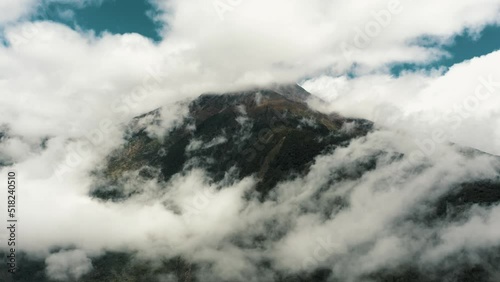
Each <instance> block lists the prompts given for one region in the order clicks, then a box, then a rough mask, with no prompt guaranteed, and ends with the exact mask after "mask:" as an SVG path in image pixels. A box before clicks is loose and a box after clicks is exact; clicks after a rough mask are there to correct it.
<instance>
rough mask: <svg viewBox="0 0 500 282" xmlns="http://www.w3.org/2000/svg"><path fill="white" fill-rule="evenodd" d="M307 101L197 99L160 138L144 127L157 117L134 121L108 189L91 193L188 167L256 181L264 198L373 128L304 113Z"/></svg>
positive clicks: (299, 94)
mask: <svg viewBox="0 0 500 282" xmlns="http://www.w3.org/2000/svg"><path fill="white" fill-rule="evenodd" d="M309 96H310V94H309V93H308V92H306V91H305V90H304V89H302V88H301V87H300V86H298V85H286V86H277V87H275V88H272V89H257V90H252V91H247V92H241V93H228V94H224V95H216V94H206V95H202V96H200V97H199V98H198V99H196V100H195V101H193V102H192V103H191V104H190V105H189V116H188V117H186V118H185V120H184V121H183V122H182V124H180V125H179V126H177V127H176V128H174V129H173V130H171V131H170V132H169V133H168V136H167V137H166V138H164V139H159V138H155V137H151V136H150V134H148V132H147V126H148V125H151V124H154V123H155V122H158V119H160V111H159V110H156V111H153V112H151V113H147V114H145V115H143V116H140V117H137V118H136V119H135V120H134V122H133V125H132V126H131V128H132V130H131V131H130V132H129V133H128V138H127V143H126V145H125V146H123V147H122V148H120V149H119V150H117V151H116V152H114V154H112V156H111V157H110V158H109V162H108V166H107V167H106V169H105V170H104V171H103V172H102V173H103V175H104V176H105V177H107V178H109V180H110V182H109V183H107V184H106V185H103V186H101V187H98V188H96V189H95V190H94V192H93V196H95V197H97V198H101V199H113V200H119V199H121V198H124V197H127V196H129V195H125V194H124V192H123V191H120V190H119V189H120V188H119V185H116V184H117V183H116V180H117V179H119V178H120V177H121V176H122V175H123V174H124V173H126V172H129V171H134V170H138V169H141V168H145V167H146V168H145V169H144V171H142V175H147V174H148V171H149V173H151V171H152V170H157V171H158V172H159V174H158V175H155V177H159V179H160V180H162V181H168V180H169V179H170V178H171V177H172V176H173V175H175V174H177V173H179V172H181V171H183V170H184V169H191V168H193V167H200V168H203V169H205V170H206V171H207V172H208V173H209V175H210V176H211V177H212V178H213V179H214V181H216V182H217V181H220V180H222V179H223V178H224V177H225V175H226V174H227V173H228V172H234V173H235V174H236V178H238V179H242V178H244V177H247V176H250V175H254V174H255V175H257V177H258V178H259V179H260V181H259V184H258V186H257V188H256V189H257V191H259V192H260V193H261V194H262V196H265V195H266V194H267V193H268V192H269V190H270V189H272V187H274V186H275V185H276V184H277V183H278V182H280V181H283V180H285V179H288V178H290V177H292V176H293V175H296V174H300V175H303V174H305V173H306V172H307V170H308V168H309V166H310V165H311V163H312V162H313V161H314V158H315V157H316V156H318V155H320V154H322V153H324V152H326V151H331V150H334V149H335V148H336V147H338V146H346V145H347V144H349V141H350V140H352V139H354V138H358V137H360V136H364V135H366V134H367V133H368V132H369V131H370V130H371V129H372V123H371V122H369V121H367V120H361V119H350V118H344V117H340V116H338V115H325V114H322V113H319V112H316V111H314V110H312V109H310V108H309V107H308V106H307V104H306V103H305V101H306V100H307V99H308V98H309ZM146 120H147V121H148V122H145V121H146ZM139 125H140V126H139ZM128 193H134V191H129V192H128Z"/></svg>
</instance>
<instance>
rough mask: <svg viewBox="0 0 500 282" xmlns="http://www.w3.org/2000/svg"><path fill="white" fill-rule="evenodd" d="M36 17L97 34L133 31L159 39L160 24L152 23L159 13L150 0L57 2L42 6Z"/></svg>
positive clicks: (157, 22)
mask: <svg viewBox="0 0 500 282" xmlns="http://www.w3.org/2000/svg"><path fill="white" fill-rule="evenodd" d="M38 14H39V15H38V16H35V19H45V20H51V21H56V22H60V23H63V24H66V25H68V26H71V27H72V28H77V27H79V28H81V29H83V30H93V31H95V32H96V33H97V34H101V33H102V32H104V31H107V32H110V33H116V34H123V33H132V32H134V33H139V34H141V35H143V36H146V37H149V38H151V39H153V40H155V41H159V40H161V37H160V35H159V29H161V27H162V25H161V22H159V21H155V20H154V18H155V16H156V15H157V14H158V13H157V10H156V9H155V7H154V6H153V5H152V4H151V3H150V2H149V1H143V0H108V1H103V2H102V4H99V3H94V4H89V5H86V6H83V7H77V6H75V5H70V4H65V3H59V2H56V3H51V4H46V5H44V6H42V7H41V9H40V11H39V13H38Z"/></svg>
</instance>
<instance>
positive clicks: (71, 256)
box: [45, 250, 92, 281]
mask: <svg viewBox="0 0 500 282" xmlns="http://www.w3.org/2000/svg"><path fill="white" fill-rule="evenodd" d="M45 263H46V265H47V268H46V272H47V276H49V277H50V278H51V279H54V280H58V281H73V280H78V279H79V278H80V277H81V276H82V275H84V274H87V273H88V272H90V271H91V270H92V262H91V260H90V259H89V258H88V257H87V255H86V254H85V252H83V251H81V250H73V251H61V252H58V253H55V254H52V255H50V256H49V257H47V259H46V260H45Z"/></svg>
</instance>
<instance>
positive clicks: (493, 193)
mask: <svg viewBox="0 0 500 282" xmlns="http://www.w3.org/2000/svg"><path fill="white" fill-rule="evenodd" d="M309 99H314V98H313V97H311V96H310V95H309V94H308V93H307V92H306V91H305V90H303V89H302V88H300V87H299V86H293V85H292V86H283V87H271V88H259V89H253V90H248V91H244V92H238V93H227V94H222V95H221V94H206V95H202V96H200V97H199V98H197V99H195V100H194V101H192V102H189V103H184V104H180V105H179V107H180V108H179V109H178V110H177V112H178V113H179V116H178V117H177V118H176V119H175V121H174V122H172V121H171V120H170V119H168V120H166V119H165V115H167V116H169V115H170V114H171V108H160V109H158V110H155V111H153V112H150V113H147V114H144V115H141V116H138V117H136V118H135V119H133V121H132V122H131V123H130V124H129V126H128V128H127V130H126V133H125V136H124V139H123V141H122V143H121V144H120V143H117V144H116V146H114V149H113V150H111V151H110V152H109V154H107V155H103V156H102V157H101V158H100V161H99V162H98V163H97V165H96V166H94V167H93V168H90V167H89V169H88V170H87V172H86V173H85V175H83V176H82V177H84V178H85V179H87V181H85V182H83V183H80V184H79V185H80V187H82V188H81V192H80V194H78V195H71V194H68V199H71V198H75V197H76V198H75V200H76V199H79V200H77V201H75V202H73V203H74V205H75V206H74V207H72V209H70V210H69V211H70V213H69V214H68V215H67V216H70V217H74V218H77V216H75V214H74V209H73V208H76V209H85V210H84V211H81V212H82V214H83V213H85V216H82V217H80V218H83V220H82V219H80V220H79V221H78V222H74V224H75V225H73V226H72V227H70V226H71V225H65V226H66V227H64V225H63V226H60V227H58V228H61V227H62V228H72V229H73V230H74V232H72V231H71V230H67V231H66V232H64V234H62V233H59V235H56V236H54V235H53V234H57V233H53V232H54V231H53V230H48V231H45V233H44V232H43V231H42V232H41V233H40V234H39V235H34V233H31V232H30V233H28V232H27V231H26V232H27V233H28V234H32V236H38V238H39V240H33V241H32V239H30V238H29V237H28V238H26V239H25V242H26V244H24V246H23V251H24V255H23V256H22V257H21V262H20V265H21V266H20V267H21V268H20V270H21V271H20V273H21V274H20V276H19V277H18V278H19V280H16V281H33V280H32V279H33V277H36V278H37V281H103V279H104V280H105V281H124V280H130V281H496V280H497V279H498V277H499V276H498V275H499V273H498V270H497V268H496V267H495V265H497V264H498V262H499V259H500V258H499V257H498V255H497V253H498V249H499V246H500V233H499V231H498V228H496V226H498V224H499V220H500V206H499V205H498V203H499V201H500V192H499V191H500V159H499V158H498V157H495V156H492V155H489V154H485V153H482V152H480V151H477V150H474V149H468V148H463V147H460V146H458V145H454V144H451V143H444V144H427V147H421V146H420V144H418V143H416V142H414V139H413V138H414V136H411V135H409V134H408V133H405V132H401V131H398V132H394V131H390V130H387V129H383V128H380V127H379V126H377V125H376V124H375V125H373V124H372V123H371V122H369V121H366V120H362V119H351V118H346V117H342V116H340V115H337V114H330V115H326V114H322V113H319V112H317V111H314V110H312V109H311V108H309V107H308V105H307V101H309ZM166 121H168V123H166ZM8 139H9V133H8V132H6V133H5V135H4V136H3V139H2V142H5V141H6V140H8ZM73 177H74V176H73ZM65 179H66V178H65ZM75 180H77V181H80V180H78V178H75ZM73 185H74V183H73ZM54 218H55V220H58V219H57V216H56V217H54ZM97 221H99V222H102V223H103V224H98V223H97ZM96 224H97V225H96ZM28 228H29V225H26V229H28ZM43 230H45V229H43ZM44 234H46V235H44ZM49 234H50V236H48V235H49ZM30 241H31V242H33V244H30V243H29V242H30ZM1 275H4V274H1Z"/></svg>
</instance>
